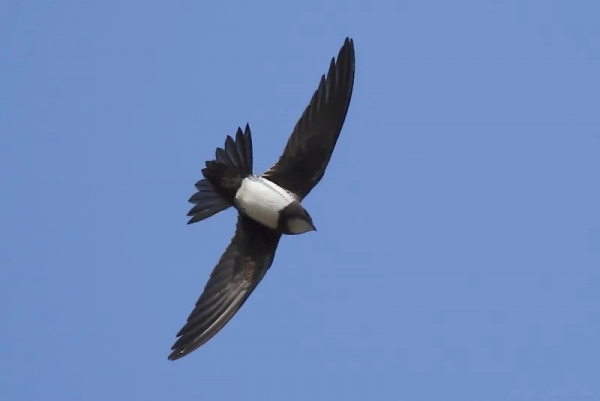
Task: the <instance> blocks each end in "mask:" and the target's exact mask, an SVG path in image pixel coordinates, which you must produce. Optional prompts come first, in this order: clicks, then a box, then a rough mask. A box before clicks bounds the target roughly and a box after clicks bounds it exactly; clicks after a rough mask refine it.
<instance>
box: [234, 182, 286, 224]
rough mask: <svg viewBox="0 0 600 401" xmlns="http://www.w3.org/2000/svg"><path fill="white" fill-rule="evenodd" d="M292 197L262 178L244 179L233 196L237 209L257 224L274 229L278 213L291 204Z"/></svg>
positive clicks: (277, 222) (277, 221)
mask: <svg viewBox="0 0 600 401" xmlns="http://www.w3.org/2000/svg"><path fill="white" fill-rule="evenodd" d="M294 200H296V199H295V197H294V195H293V194H291V193H290V192H288V191H286V190H285V189H284V188H281V187H280V186H279V185H277V184H275V183H274V182H271V181H269V180H267V179H265V178H262V177H256V176H249V177H246V178H244V180H243V181H242V184H241V185H240V188H239V189H238V191H237V193H236V195H235V206H236V207H237V209H238V210H239V211H240V212H242V213H244V214H245V215H247V216H248V217H250V218H252V219H254V220H256V221H257V222H259V223H261V224H263V225H265V226H267V227H269V228H272V229H275V228H277V226H278V224H279V212H280V211H281V210H283V209H284V208H285V207H286V206H288V205H289V204H290V203H292V202H293V201H294Z"/></svg>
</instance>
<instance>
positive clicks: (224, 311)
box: [169, 38, 355, 360]
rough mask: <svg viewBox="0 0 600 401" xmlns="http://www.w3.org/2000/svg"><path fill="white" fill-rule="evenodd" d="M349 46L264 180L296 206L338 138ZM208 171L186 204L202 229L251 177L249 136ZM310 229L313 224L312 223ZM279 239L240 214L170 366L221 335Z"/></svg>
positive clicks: (348, 94) (231, 142)
mask: <svg viewBox="0 0 600 401" xmlns="http://www.w3.org/2000/svg"><path fill="white" fill-rule="evenodd" d="M354 69H355V56H354V43H353V41H352V39H349V38H346V40H345V41H344V45H343V46H342V48H341V49H340V51H339V53H338V57H337V60H336V59H332V60H331V63H330V66H329V71H328V72H327V75H326V76H325V75H324V76H322V77H321V80H320V82H319V86H318V88H317V90H316V91H315V92H314V94H313V96H312V98H311V100H310V103H309V105H308V106H307V107H306V109H305V110H304V112H303V114H302V116H301V117H300V119H299V120H298V122H297V123H296V126H295V127H294V130H293V132H292V134H291V136H290V138H289V140H288V142H287V144H286V146H285V149H284V152H283V154H282V155H281V157H280V158H279V160H278V161H277V162H276V163H275V164H274V165H273V166H272V167H271V168H270V169H269V170H267V171H266V172H265V173H264V174H262V176H261V177H262V178H261V179H266V180H268V182H271V183H274V184H276V185H277V186H278V187H281V188H283V189H284V190H287V191H289V192H290V193H291V194H293V197H294V199H297V200H298V201H301V200H302V199H304V198H305V197H306V196H307V195H308V194H309V193H310V191H311V190H312V189H313V188H314V187H315V186H316V185H317V184H318V183H319V181H320V180H321V179H322V177H323V175H324V173H325V170H326V168H327V165H328V163H329V160H330V158H331V154H332V153H333V150H334V148H335V145H336V143H337V140H338V137H339V135H340V132H341V130H342V126H343V124H344V121H345V118H346V114H347V112H348V107H349V104H350V100H351V98H352V90H353V86H354ZM215 156H216V157H215V159H214V160H211V161H208V162H207V163H206V168H205V169H204V170H203V175H204V177H205V178H204V179H202V180H200V181H198V183H196V188H197V189H198V192H197V193H196V194H194V195H193V196H192V197H191V198H190V202H192V203H194V204H195V206H194V207H193V208H192V209H191V210H190V212H189V213H188V215H189V216H190V217H191V219H190V221H189V223H195V222H198V221H202V220H204V219H206V218H208V217H210V216H212V215H214V214H217V213H219V212H221V211H223V210H225V209H227V208H229V207H231V206H236V207H237V206H238V205H236V204H235V202H234V198H235V195H236V194H237V191H238V190H239V188H240V185H241V184H240V183H241V180H242V179H243V177H245V176H248V175H251V174H252V138H251V133H250V128H249V126H248V125H246V128H245V130H244V131H242V130H241V129H238V131H237V134H236V136H235V139H234V138H231V137H229V136H228V137H227V140H226V141H225V146H224V148H222V149H221V148H219V149H217V151H216V155H215ZM311 224H312V223H311ZM282 234H283V232H282V231H281V230H279V229H273V228H269V227H266V226H265V225H263V224H260V223H259V222H257V221H255V220H253V219H252V218H250V217H248V216H247V215H245V214H244V213H239V215H238V220H237V226H236V231H235V235H234V236H233V238H232V239H231V243H230V244H229V246H228V247H227V248H226V250H225V253H223V255H222V256H221V258H220V259H219V262H218V263H217V265H216V267H215V268H214V269H213V271H212V273H211V275H210V278H209V280H208V282H207V283H206V285H205V287H204V291H203V292H202V295H200V298H199V299H198V301H197V302H196V305H195V307H194V309H193V310H192V312H191V313H190V315H189V316H188V319H187V323H186V324H185V325H184V326H183V328H182V329H181V330H180V331H179V332H178V333H177V337H179V338H178V340H177V341H176V342H175V344H174V345H173V347H172V348H171V349H172V353H171V354H170V355H169V359H170V360H176V359H179V358H182V357H183V356H185V355H187V354H189V353H191V352H193V351H194V350H196V349H197V348H198V347H200V346H201V345H203V344H204V343H206V342H207V341H208V340H210V339H211V338H212V337H213V336H214V335H215V334H216V333H217V332H219V330H221V329H222V328H223V327H224V326H225V325H226V324H227V322H228V321H229V320H230V319H231V318H232V317H233V315H234V314H235V313H236V312H237V311H238V310H239V309H240V308H241V306H242V305H243V304H244V302H245V301H246V300H247V299H248V297H249V296H250V294H251V293H252V291H253V290H254V289H255V288H256V286H257V285H258V283H259V282H260V281H261V280H262V278H263V277H264V275H265V274H266V272H267V270H268V269H269V268H270V267H271V264H272V263H273V259H274V257H275V252H276V250H277V245H278V244H279V240H280V238H281V235H282Z"/></svg>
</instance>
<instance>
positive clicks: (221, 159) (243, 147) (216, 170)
mask: <svg viewBox="0 0 600 401" xmlns="http://www.w3.org/2000/svg"><path fill="white" fill-rule="evenodd" d="M235 170H237V171H240V170H241V171H243V172H244V173H247V174H252V136H251V134H250V127H249V126H248V124H246V129H245V130H244V132H242V129H241V128H238V130H237V133H236V135H235V140H234V139H233V138H232V137H231V136H229V135H228V136H227V139H226V140H225V148H224V149H222V148H217V150H216V152H215V159H214V160H210V161H207V162H206V167H205V168H204V169H202V174H203V175H204V177H205V178H204V179H202V180H200V181H198V182H197V183H196V189H198V192H196V193H195V194H194V195H192V197H191V198H190V199H189V202H190V203H193V204H194V207H193V208H192V209H191V210H190V211H189V212H188V216H190V217H191V219H190V221H188V224H192V223H196V222H198V221H202V220H204V219H207V218H209V217H210V216H213V215H215V214H217V213H219V212H222V211H223V210H225V209H228V208H230V207H231V206H233V205H232V204H231V202H230V201H229V200H227V198H228V197H227V196H223V195H225V194H221V193H219V191H217V189H216V188H215V186H214V185H213V184H211V181H213V182H218V180H219V179H220V178H222V177H223V176H224V175H225V174H226V173H227V172H228V171H235Z"/></svg>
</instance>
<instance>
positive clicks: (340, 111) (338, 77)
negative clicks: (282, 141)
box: [263, 38, 354, 199]
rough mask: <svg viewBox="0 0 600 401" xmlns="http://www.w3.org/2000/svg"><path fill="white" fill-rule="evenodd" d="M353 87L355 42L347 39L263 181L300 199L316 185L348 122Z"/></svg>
mask: <svg viewBox="0 0 600 401" xmlns="http://www.w3.org/2000/svg"><path fill="white" fill-rule="evenodd" d="M353 86H354V42H353V41H352V39H349V38H346V40H345V42H344V45H343V46H342V48H341V49H340V52H339V54H338V57H337V63H336V61H335V59H332V60H331V64H330V66H329V72H328V73H327V78H325V76H324V75H323V76H322V77H321V82H320V83H319V88H318V89H317V90H316V92H315V93H314V95H313V97H312V99H311V101H310V104H309V105H308V107H306V109H305V110H304V113H303V114H302V117H301V118H300V120H299V121H298V122H297V123H296V127H295V128H294V131H293V132H292V135H291V136H290V139H289V140H288V142H287V145H286V147H285V150H284V152H283V155H282V156H281V157H280V158H279V161H278V162H277V163H276V164H275V165H274V166H273V167H271V168H270V169H269V170H268V171H266V172H265V173H264V174H263V177H265V178H267V179H269V180H271V181H273V182H275V183H276V184H278V185H279V186H281V187H284V188H286V189H288V190H290V191H292V192H293V193H295V194H296V195H298V196H299V197H300V198H301V199H302V198H304V197H306V195H308V193H309V192H310V191H311V190H312V189H313V188H314V187H315V185H317V183H318V182H319V181H320V180H321V178H322V177H323V174H325V169H326V168H327V164H328V163H329V159H330V158H331V154H332V153H333V149H334V148H335V144H336V143H337V140H338V137H339V135H340V132H341V130H342V126H343V125H344V120H345V119H346V113H347V112H348V106H349V105H350V99H351V98H352V88H353Z"/></svg>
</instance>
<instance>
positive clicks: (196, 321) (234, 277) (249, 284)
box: [169, 216, 281, 360]
mask: <svg viewBox="0 0 600 401" xmlns="http://www.w3.org/2000/svg"><path fill="white" fill-rule="evenodd" d="M280 238H281V234H279V233H277V232H275V231H273V230H269V229H268V228H266V227H264V226H262V225H261V224H259V223H256V222H254V221H253V220H251V219H250V218H248V217H245V216H240V217H238V222H237V229H236V233H235V235H234V237H233V238H232V240H231V244H229V246H228V247H227V249H226V250H225V253H224V254H223V256H221V259H220V260H219V263H218V264H217V266H216V267H215V268H214V270H213V271H212V273H211V275H210V279H209V280H208V283H206V286H205V287H204V292H203V293H202V295H201V296H200V298H199V299H198V302H196V307H195V308H194V310H193V311H192V313H191V314H190V316H189V317H188V319H187V323H186V325H185V326H183V328H182V329H181V330H180V331H179V333H177V337H179V339H178V340H177V342H176V343H175V344H174V345H173V347H172V348H171V349H172V350H173V352H172V353H171V354H170V355H169V359H170V360H176V359H179V358H181V357H184V356H185V355H187V354H189V353H190V352H192V351H194V350H196V349H197V348H199V347H200V346H201V345H202V344H204V343H206V342H207V341H208V340H210V339H211V338H212V337H213V336H214V335H215V334H217V333H218V332H219V330H221V329H222V328H223V326H225V324H227V322H228V321H229V320H230V319H231V318H232V317H233V315H235V313H236V312H237V311H238V310H239V309H240V308H241V306H242V305H243V304H244V302H246V300H247V299H248V297H249V296H250V294H251V293H252V291H253V290H254V289H255V288H256V286H257V285H258V283H260V281H261V280H262V278H263V277H264V275H265V273H266V272H267V270H268V269H269V267H271V263H272V262H273V258H274V257H275V251H276V250H277V245H278V243H279V239H280Z"/></svg>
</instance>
